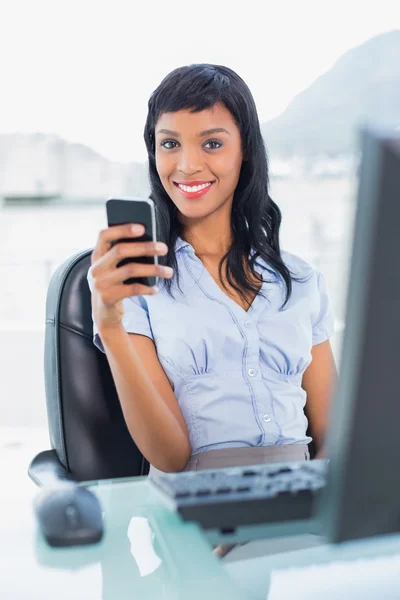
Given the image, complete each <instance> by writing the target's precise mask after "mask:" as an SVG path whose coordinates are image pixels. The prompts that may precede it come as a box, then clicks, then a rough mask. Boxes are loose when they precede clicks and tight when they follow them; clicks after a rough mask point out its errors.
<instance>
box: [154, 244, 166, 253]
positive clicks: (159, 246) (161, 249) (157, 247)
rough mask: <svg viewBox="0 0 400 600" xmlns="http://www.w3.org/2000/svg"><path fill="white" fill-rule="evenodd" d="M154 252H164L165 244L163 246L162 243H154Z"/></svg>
mask: <svg viewBox="0 0 400 600" xmlns="http://www.w3.org/2000/svg"><path fill="white" fill-rule="evenodd" d="M156 250H159V251H164V250H165V244H163V242H157V243H156Z"/></svg>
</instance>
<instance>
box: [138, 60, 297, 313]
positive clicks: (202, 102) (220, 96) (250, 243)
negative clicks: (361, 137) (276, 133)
mask: <svg viewBox="0 0 400 600" xmlns="http://www.w3.org/2000/svg"><path fill="white" fill-rule="evenodd" d="M217 102H222V103H223V104H224V105H225V106H226V108H227V109H228V110H229V111H230V113H231V114H232V116H233V118H234V120H235V121H236V124H237V126H238V128H239V131H240V134H241V139H242V149H243V152H245V160H244V161H243V163H242V167H241V171H240V176H239V181H238V185H237V187H236V190H235V193H234V197H233V203H232V214H231V228H232V239H233V242H232V245H231V247H230V249H229V250H228V252H227V253H226V254H225V256H224V257H223V258H222V259H221V262H220V265H219V273H220V277H221V281H224V278H223V277H222V272H223V268H224V265H225V269H226V271H225V274H226V279H227V281H228V283H229V284H230V285H231V286H232V287H233V288H234V289H235V290H236V291H237V292H238V293H239V294H240V296H241V297H242V298H243V299H244V300H245V301H246V302H248V296H249V295H251V294H252V295H254V294H255V293H256V292H257V290H258V289H259V285H257V284H256V281H255V280H258V281H260V276H259V275H258V274H257V272H256V271H255V269H254V264H255V262H256V260H257V258H259V257H260V258H262V259H263V260H264V261H265V262H266V263H267V264H269V265H270V266H272V267H273V268H275V270H276V271H278V273H279V274H280V275H281V277H282V278H283V280H284V281H285V283H286V288H287V293H286V299H285V302H284V304H283V306H282V308H283V307H284V306H285V304H286V303H287V302H288V300H289V298H290V295H291V293H292V281H291V280H292V277H293V276H292V274H291V273H290V271H289V269H288V268H287V266H286V265H285V263H284V262H283V260H282V258H281V253H280V245H279V228H280V225H281V220H282V215H281V211H280V210H279V207H278V206H277V205H276V204H275V202H274V201H273V200H272V199H271V198H270V196H269V193H268V188H269V177H268V159H267V153H266V149H265V146H264V141H263V138H262V135H261V130H260V123H259V120H258V115H257V110H256V106H255V103H254V99H253V96H252V94H251V92H250V90H249V88H248V87H247V85H246V83H245V82H244V81H243V79H241V77H239V75H237V74H236V73H235V72H234V71H232V70H231V69H229V68H228V67H224V66H220V65H210V64H196V65H188V66H184V67H180V68H178V69H175V70H174V71H172V72H171V73H169V74H168V75H167V76H166V77H165V78H164V79H163V81H162V82H161V83H160V85H159V86H158V87H157V89H156V90H155V91H154V92H153V93H152V95H151V97H150V99H149V104H148V115H147V119H146V125H145V129H144V141H145V144H146V147H147V152H148V157H149V179H150V187H151V194H150V198H151V199H152V200H153V201H154V203H155V206H156V216H157V234H158V237H159V239H160V240H162V241H163V242H165V243H166V244H167V246H168V254H167V256H166V257H163V259H161V260H160V262H161V263H162V264H169V265H171V266H172V267H173V268H174V270H175V273H176V276H177V281H178V286H179V273H178V272H177V260H176V256H175V242H176V240H177V238H178V236H180V234H181V224H180V221H179V218H178V212H177V210H176V207H175V205H174V203H173V202H172V200H171V198H170V197H169V196H168V194H167V192H166V191H165V189H164V187H163V185H162V183H161V180H160V177H159V175H158V172H157V168H156V160H155V127H156V124H157V121H158V119H159V117H160V116H161V114H163V113H166V112H176V111H179V110H184V109H191V110H192V112H200V111H202V110H205V109H207V108H210V107H212V106H213V105H214V104H216V103H217ZM252 251H253V253H252V254H251V252H252ZM245 265H246V266H247V269H246V267H245ZM249 271H250V273H249ZM165 283H166V285H167V288H168V291H169V292H170V293H171V280H166V282H165Z"/></svg>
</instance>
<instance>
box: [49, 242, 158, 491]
mask: <svg viewBox="0 0 400 600" xmlns="http://www.w3.org/2000/svg"><path fill="white" fill-rule="evenodd" d="M90 255H91V250H86V251H84V252H80V253H78V254H75V255H74V256H72V257H71V258H70V259H69V260H67V261H66V262H65V263H64V264H62V265H61V266H60V267H59V268H58V269H57V271H56V272H55V273H54V275H53V277H52V279H51V281H50V285H49V289H48V293H47V302H46V334H45V352H44V368H45V389H46V404H47V417H48V424H49V432H50V440H51V445H52V447H53V448H54V450H55V451H56V452H57V455H58V458H59V460H60V462H61V463H62V464H63V465H64V467H65V468H66V469H67V471H68V472H69V473H70V474H71V475H72V477H73V478H74V479H76V480H77V481H83V480H91V479H108V478H118V477H132V476H138V475H146V474H147V473H148V470H149V465H148V463H147V461H146V460H145V459H144V457H143V456H142V454H141V452H140V451H139V449H138V448H137V446H136V445H135V443H134V442H133V440H132V438H131V436H130V434H129V432H128V429H127V427H126V425H125V421H124V418H123V415H122V411H121V406H120V403H119V400H118V396H117V392H116V389H115V386H114V382H113V379H112V375H111V371H110V368H109V365H108V362H107V358H106V356H105V355H104V354H103V353H102V352H100V351H99V350H98V349H97V348H96V347H95V346H94V344H93V322H92V307H91V294H90V290H89V286H88V283H87V279H86V276H87V272H88V270H89V267H90Z"/></svg>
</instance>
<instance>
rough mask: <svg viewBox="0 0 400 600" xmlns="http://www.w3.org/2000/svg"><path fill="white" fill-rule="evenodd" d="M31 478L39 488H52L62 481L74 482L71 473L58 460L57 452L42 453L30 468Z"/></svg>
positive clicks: (46, 451)
mask: <svg viewBox="0 0 400 600" xmlns="http://www.w3.org/2000/svg"><path fill="white" fill-rule="evenodd" d="M28 474H29V477H30V478H31V479H32V481H33V482H34V483H36V485H38V486H41V487H42V486H51V485H55V484H57V483H59V482H60V481H74V479H73V477H71V475H70V473H68V471H67V470H66V468H65V467H64V466H63V465H62V464H61V463H60V461H59V460H58V456H57V453H56V451H55V450H45V451H44V452H40V453H39V454H37V455H36V456H35V458H34V459H33V460H32V461H31V463H30V465H29V467H28Z"/></svg>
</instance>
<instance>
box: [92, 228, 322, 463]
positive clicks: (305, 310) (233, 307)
mask: <svg viewBox="0 0 400 600" xmlns="http://www.w3.org/2000/svg"><path fill="white" fill-rule="evenodd" d="M175 250H176V256H177V261H178V269H179V275H180V280H179V283H180V287H181V289H182V292H183V294H181V293H180V292H179V290H178V288H177V287H176V285H174V286H173V294H174V298H172V297H171V296H170V295H169V294H168V292H167V290H166V289H165V287H164V285H163V282H162V281H160V284H159V287H160V291H159V292H158V294H155V295H154V296H136V297H131V298H127V299H126V300H124V307H125V315H124V318H123V325H124V327H125V329H126V331H128V332H131V333H137V334H141V335H145V336H148V337H149V338H151V339H152V340H154V343H155V346H156V349H157V354H158V357H159V360H160V362H161V365H162V367H163V368H164V371H165V373H166V375H167V376H168V379H169V381H170V382H171V385H172V387H173V390H174V392H175V396H176V398H177V400H178V403H179V406H180V408H181V411H182V413H183V416H184V418H185V421H186V424H187V427H188V431H189V435H190V441H191V445H192V450H193V454H197V453H198V452H204V451H206V450H213V449H218V448H231V447H252V446H269V445H274V444H303V443H304V444H307V443H308V442H310V441H311V438H309V437H307V435H306V430H307V419H306V417H305V415H304V410H303V409H304V406H305V403H306V392H305V391H304V390H303V389H302V387H301V381H302V375H303V373H304V371H305V369H306V368H307V366H308V365H309V364H310V362H311V348H312V346H314V345H316V344H320V343H321V342H323V341H325V340H327V339H329V338H330V337H331V336H332V333H333V316H332V313H331V310H330V302H329V295H328V292H327V288H326V284H325V279H324V277H323V275H322V274H321V273H320V272H319V271H317V270H315V269H314V268H313V267H311V265H309V264H308V263H307V262H305V261H304V260H302V259H301V258H299V257H298V256H296V255H295V254H291V253H289V252H286V251H284V250H282V254H281V255H282V259H283V261H284V262H285V264H286V265H287V266H288V268H289V270H290V272H291V273H292V274H293V275H295V276H296V277H298V278H301V279H302V280H304V279H305V281H302V282H296V281H293V288H292V295H291V297H290V299H289V302H288V303H287V304H286V306H285V308H284V310H281V306H282V304H283V302H284V299H285V292H286V286H285V284H284V282H283V280H282V279H281V276H280V275H279V273H277V272H276V271H275V270H274V269H273V268H272V267H271V266H270V265H267V264H266V263H265V262H264V261H262V260H261V259H259V260H258V261H257V263H256V270H257V271H258V272H259V273H261V274H262V275H263V285H262V287H261V292H262V294H263V295H264V297H263V296H262V295H261V294H260V293H259V294H258V295H257V296H256V297H255V299H254V301H253V304H252V305H251V307H250V309H249V310H248V311H247V312H246V311H245V310H243V309H242V308H241V307H240V306H239V305H238V304H236V302H234V301H233V300H231V299H230V298H229V297H228V296H227V295H226V294H225V293H224V292H223V291H222V290H221V289H220V288H219V287H218V285H217V284H216V283H215V281H214V279H213V278H212V277H211V275H210V274H209V273H208V271H207V269H206V268H205V267H204V265H203V263H202V262H201V261H200V259H199V258H198V257H197V256H196V255H195V252H194V249H193V248H192V246H191V245H190V244H188V243H187V242H185V241H183V240H182V239H178V241H177V244H176V249H175ZM174 279H175V276H174ZM88 282H89V286H91V282H92V280H91V273H90V270H89V273H88ZM94 343H95V345H96V346H97V347H98V348H99V349H100V350H102V351H103V347H102V344H101V340H100V338H99V335H98V333H97V330H96V326H95V325H94Z"/></svg>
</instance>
